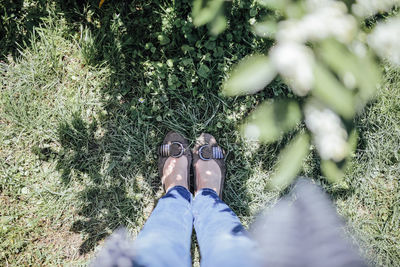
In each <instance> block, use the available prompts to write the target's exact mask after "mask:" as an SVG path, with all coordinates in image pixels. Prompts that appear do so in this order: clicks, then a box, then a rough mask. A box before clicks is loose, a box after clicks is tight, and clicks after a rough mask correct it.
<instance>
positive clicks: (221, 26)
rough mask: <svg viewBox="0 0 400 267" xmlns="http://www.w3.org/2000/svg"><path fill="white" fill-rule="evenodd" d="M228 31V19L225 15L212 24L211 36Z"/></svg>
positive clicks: (218, 17)
mask: <svg viewBox="0 0 400 267" xmlns="http://www.w3.org/2000/svg"><path fill="white" fill-rule="evenodd" d="M225 29H226V19H225V17H224V16H223V15H219V16H217V17H216V18H215V19H214V20H213V21H212V23H211V29H210V31H211V34H213V35H218V34H220V33H221V32H223V31H224V30H225Z"/></svg>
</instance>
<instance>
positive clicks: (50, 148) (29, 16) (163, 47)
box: [0, 0, 400, 266]
mask: <svg viewBox="0 0 400 267" xmlns="http://www.w3.org/2000/svg"><path fill="white" fill-rule="evenodd" d="M191 4H192V3H191V1H176V2H175V1H134V2H132V3H128V1H122V0H121V1H116V0H109V1H106V2H105V3H104V5H103V6H102V8H101V9H99V8H98V1H72V0H69V1H42V0H30V1H5V2H3V3H0V7H1V11H0V12H2V13H1V16H2V25H1V26H0V27H1V28H0V33H1V36H2V39H1V41H0V44H1V54H0V60H1V61H0V81H1V83H0V84H1V87H0V206H1V209H0V265H2V266H24V265H33V266H38V265H48V266H53V265H73V266H76V265H79V264H87V263H88V261H90V259H91V258H92V257H93V256H94V255H95V252H96V250H98V249H99V248H100V246H101V244H102V243H103V241H104V239H105V238H106V237H107V236H109V235H110V234H111V233H112V231H113V230H115V229H116V228H118V227H120V226H126V227H127V228H128V229H129V231H130V233H131V234H132V237H133V238H134V237H135V236H136V235H137V233H138V232H139V231H140V229H141V227H142V226H143V224H144V222H145V221H146V219H147V218H148V216H149V215H150V213H151V211H152V209H153V207H154V205H155V204H156V201H157V199H158V198H159V197H160V196H161V195H162V188H161V184H160V181H159V177H158V174H157V156H156V149H157V145H158V144H159V143H160V142H161V141H162V139H163V136H164V135H165V134H166V133H167V132H168V131H169V130H175V131H178V132H180V133H182V134H183V135H184V136H186V137H187V138H188V139H189V140H190V141H191V142H192V143H193V142H194V140H195V139H196V137H197V136H198V135H199V134H200V133H201V132H209V133H211V134H213V135H215V136H216V137H217V138H218V140H219V142H220V143H221V145H222V146H223V147H224V148H225V150H226V151H227V152H228V154H227V162H228V169H227V179H226V184H225V191H224V200H225V201H226V202H227V203H228V204H229V205H230V206H231V207H232V209H233V210H234V211H235V212H236V213H237V214H238V216H239V217H240V219H241V220H242V222H243V223H244V225H245V226H246V227H248V226H249V225H250V224H251V222H252V220H253V219H254V216H255V215H256V214H257V213H258V212H259V210H260V209H262V208H263V207H265V206H271V205H273V203H275V201H276V199H277V198H278V196H279V192H277V191H271V190H270V189H269V188H268V187H267V184H268V182H269V180H270V177H271V174H272V170H273V169H272V167H273V166H274V164H275V162H276V160H277V155H278V152H279V149H280V148H282V147H283V146H284V145H285V144H286V143H287V139H288V137H287V136H286V137H284V138H283V139H282V140H280V141H278V142H276V143H274V144H271V145H261V144H258V143H254V142H248V141H246V140H244V139H243V138H242V137H241V136H240V134H239V132H238V126H239V124H240V122H242V121H243V119H244V118H245V117H246V115H247V114H248V113H249V112H250V111H252V110H253V109H254V108H255V107H256V106H257V104H259V103H260V102H261V101H263V100H266V99H272V98H275V99H276V98H282V97H287V96H288V97H294V96H293V95H292V94H291V92H290V90H289V89H288V88H287V87H286V86H285V85H284V84H283V83H282V81H280V80H279V78H277V79H276V80H274V81H273V83H272V84H270V85H269V86H268V87H267V88H266V89H265V90H263V91H262V92H261V93H258V94H256V95H252V96H241V97H236V98H231V97H226V96H224V95H222V94H221V85H222V83H223V81H224V80H225V79H226V78H227V74H228V72H229V70H230V69H231V68H232V66H233V65H234V64H235V63H237V62H238V61H239V60H240V59H241V58H243V57H244V56H246V55H248V54H250V53H255V52H262V51H265V50H266V49H267V48H269V47H270V46H271V43H269V42H267V41H265V40H264V39H261V38H259V37H257V36H255V35H254V34H252V32H251V30H250V28H249V27H250V25H249V23H248V21H249V19H251V18H253V17H256V18H257V17H258V16H262V15H263V14H262V13H260V12H259V11H260V9H259V7H258V6H257V5H256V4H255V3H253V2H251V1H234V2H232V3H231V4H230V6H229V8H228V11H229V12H227V14H226V15H227V17H228V20H229V26H228V29H227V30H226V31H225V32H224V33H222V34H221V35H219V36H218V37H214V36H211V35H210V34H209V33H208V30H207V27H201V28H196V27H194V26H193V23H192V19H191V16H190V13H191ZM12 14H14V16H12ZM15 42H18V45H16V44H15ZM382 68H384V71H385V79H384V81H383V83H382V86H381V87H380V89H379V91H378V95H377V98H376V100H375V101H374V102H373V103H371V104H370V105H369V106H368V107H367V109H366V110H365V111H364V112H363V113H362V114H360V115H359V116H358V117H357V118H356V121H355V123H356V125H357V126H358V129H359V136H360V140H359V145H358V148H357V151H356V153H355V154H354V156H353V157H352V161H351V164H350V166H349V168H348V169H347V171H346V176H345V179H344V181H343V182H341V183H339V184H329V183H328V182H327V181H326V179H324V177H322V175H321V172H320V169H319V158H318V157H317V155H316V153H312V154H311V156H310V157H308V158H307V160H306V162H305V163H304V166H303V174H304V175H308V176H310V177H312V178H313V180H314V181H315V183H317V184H320V185H322V186H323V187H324V189H325V190H326V191H327V192H328V193H329V194H330V196H331V197H332V199H333V201H334V202H335V204H336V206H337V210H338V212H339V214H341V215H343V216H344V218H345V220H346V221H347V222H348V225H349V227H348V232H349V233H350V234H351V235H352V237H353V240H354V242H357V243H358V244H359V245H360V246H361V248H362V253H363V254H364V255H365V257H366V258H367V259H368V261H369V262H370V263H371V264H375V265H378V266H400V245H399V244H400V227H399V223H400V187H399V181H398V178H399V177H400V175H399V174H400V168H399V166H400V165H399V160H400V154H399V146H400V108H399V107H400V69H396V68H394V67H391V66H390V65H389V64H383V65H382ZM302 127H304V126H303V125H299V127H298V128H299V129H301V128H302ZM297 130H298V129H297ZM289 135H291V134H289ZM193 252H194V256H193V258H194V263H195V265H197V264H198V258H199V253H198V248H197V246H196V244H194V245H193Z"/></svg>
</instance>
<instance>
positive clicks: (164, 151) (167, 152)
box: [158, 132, 192, 191]
mask: <svg viewBox="0 0 400 267" xmlns="http://www.w3.org/2000/svg"><path fill="white" fill-rule="evenodd" d="M188 146H189V143H188V141H187V140H186V139H185V138H184V137H183V136H182V135H180V134H178V133H176V132H169V133H168V134H167V135H166V136H165V138H164V141H163V143H162V144H161V145H160V147H159V149H158V155H159V157H158V173H159V175H160V178H162V177H163V174H164V164H165V162H166V161H167V159H168V158H169V157H173V158H180V157H182V156H186V157H187V160H188V170H187V174H188V175H187V179H188V181H187V182H188V188H190V164H191V161H192V153H191V151H190V149H188ZM162 186H163V189H164V191H165V184H164V183H162Z"/></svg>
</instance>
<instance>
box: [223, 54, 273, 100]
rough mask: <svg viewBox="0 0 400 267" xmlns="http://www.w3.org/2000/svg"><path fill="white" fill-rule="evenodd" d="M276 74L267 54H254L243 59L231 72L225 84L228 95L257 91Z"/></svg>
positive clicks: (225, 91) (224, 87) (224, 89)
mask: <svg viewBox="0 0 400 267" xmlns="http://www.w3.org/2000/svg"><path fill="white" fill-rule="evenodd" d="M275 76H276V70H275V68H274V67H273V65H272V64H271V62H270V61H269V59H268V57H267V56H264V55H253V56H250V57H247V58H245V59H244V60H242V61H241V62H240V63H239V64H238V65H237V66H236V67H235V68H234V69H233V71H232V72H231V74H230V78H229V79H228V80H227V81H226V82H225V84H224V86H223V93H224V94H226V95H228V96H234V95H243V94H252V93H256V92H258V91H260V90H262V89H264V87H265V86H267V85H268V84H269V83H270V82H271V81H272V80H273V79H274V78H275Z"/></svg>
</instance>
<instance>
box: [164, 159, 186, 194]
mask: <svg viewBox="0 0 400 267" xmlns="http://www.w3.org/2000/svg"><path fill="white" fill-rule="evenodd" d="M187 166H188V160H187V158H186V157H185V156H182V157H180V158H173V157H169V158H168V159H167V161H166V162H165V164H164V168H163V172H164V175H163V176H162V177H161V183H162V184H164V185H165V192H168V190H169V189H171V188H172V187H174V186H177V185H181V186H183V187H186V189H189V185H188V178H187V177H188V172H187V169H188V167H187Z"/></svg>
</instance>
